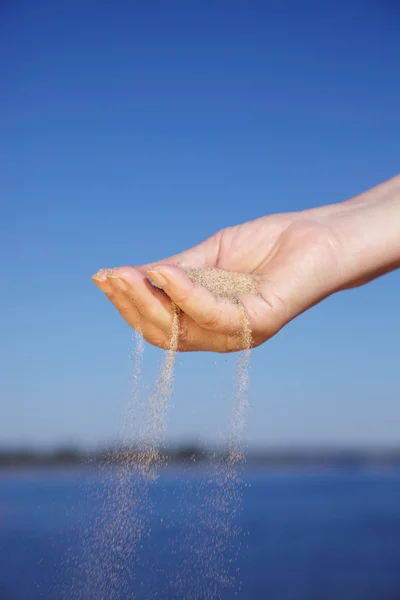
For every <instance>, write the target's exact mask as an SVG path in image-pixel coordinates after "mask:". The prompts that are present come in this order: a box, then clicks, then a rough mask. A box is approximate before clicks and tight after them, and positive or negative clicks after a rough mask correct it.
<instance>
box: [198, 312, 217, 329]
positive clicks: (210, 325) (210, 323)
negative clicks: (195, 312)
mask: <svg viewBox="0 0 400 600" xmlns="http://www.w3.org/2000/svg"><path fill="white" fill-rule="evenodd" d="M220 323H221V318H220V316H219V315H218V314H216V313H203V314H202V315H201V317H200V318H199V324H200V325H201V326H202V327H204V328H205V329H218V328H219V326H220Z"/></svg>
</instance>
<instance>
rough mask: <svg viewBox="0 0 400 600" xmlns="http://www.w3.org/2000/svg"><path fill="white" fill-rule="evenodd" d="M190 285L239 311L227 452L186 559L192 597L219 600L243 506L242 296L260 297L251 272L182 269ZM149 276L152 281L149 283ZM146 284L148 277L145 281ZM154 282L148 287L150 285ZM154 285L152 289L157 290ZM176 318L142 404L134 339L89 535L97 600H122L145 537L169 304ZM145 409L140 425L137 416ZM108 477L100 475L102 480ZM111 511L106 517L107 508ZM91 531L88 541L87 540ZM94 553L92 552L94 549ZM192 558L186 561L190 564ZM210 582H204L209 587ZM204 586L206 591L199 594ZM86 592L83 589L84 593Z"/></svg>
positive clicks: (162, 412) (166, 384) (161, 428)
mask: <svg viewBox="0 0 400 600" xmlns="http://www.w3.org/2000/svg"><path fill="white" fill-rule="evenodd" d="M185 272H186V274H187V275H188V277H189V278H190V279H191V281H192V282H193V283H194V284H195V285H196V286H201V287H205V288H207V289H208V290H209V291H210V292H211V293H212V294H213V295H214V296H215V297H217V298H219V299H221V300H224V301H228V302H232V303H234V304H236V305H237V306H238V309H239V311H240V318H241V327H240V330H239V332H238V335H239V336H240V338H241V343H240V346H241V348H243V349H244V350H243V352H241V353H240V354H239V358H238V362H237V368H236V373H235V381H234V386H235V392H234V402H233V407H232V410H231V418H230V423H229V426H228V436H227V438H228V439H227V445H228V447H227V452H226V453H225V456H224V458H223V460H222V461H221V462H220V463H218V464H217V465H216V468H215V473H214V477H213V482H211V487H210V489H209V490H207V494H208V500H207V499H206V500H205V502H204V510H205V513H204V515H203V517H201V516H200V515H199V516H200V520H204V522H205V523H206V529H207V531H209V533H207V536H206V541H205V546H204V549H203V551H201V552H200V555H199V549H196V544H195V539H194V540H193V543H194V546H193V547H194V552H195V554H194V555H193V557H192V559H194V561H195V562H196V563H197V564H198V568H199V571H198V573H199V575H200V584H199V585H196V586H195V587H196V588H197V591H196V590H194V593H195V595H194V596H193V599H195V598H202V599H203V598H217V597H219V592H220V591H221V589H222V588H224V587H226V586H228V585H233V584H234V578H233V579H232V578H231V577H230V576H229V574H228V569H227V568H226V567H225V566H224V565H225V560H226V559H225V558H224V557H225V555H226V551H228V552H229V551H230V550H231V548H233V546H232V543H233V540H234V538H235V537H236V535H237V529H236V527H235V526H234V521H235V518H236V516H237V514H238V512H239V510H240V506H241V483H240V480H239V477H238V471H237V465H238V464H239V463H241V462H242V461H243V460H244V456H243V451H242V433H243V429H244V425H245V421H246V413H247V406H248V402H247V386H248V366H249V361H250V348H251V345H252V332H251V328H250V325H249V320H248V317H247V314H246V311H245V309H244V307H243V305H242V304H241V302H240V296H241V295H242V294H258V286H259V282H260V280H259V278H258V277H257V276H255V275H247V274H243V273H234V272H230V271H225V270H222V269H217V268H208V267H207V268H200V269H185ZM149 279H150V278H149ZM150 281H151V279H150ZM152 283H153V284H154V282H152ZM157 287H158V286H157ZM173 310H174V316H173V322H172V328H171V334H170V341H169V346H168V349H167V350H166V352H165V354H164V358H163V361H162V363H161V365H160V368H159V373H158V376H156V378H155V384H154V388H153V390H152V392H151V393H150V396H149V399H148V401H147V402H146V403H145V406H143V405H141V403H140V400H139V381H140V371H141V363H142V357H143V339H142V337H141V335H140V334H137V335H136V350H135V351H134V353H133V359H134V360H133V377H132V397H131V402H130V405H129V407H128V414H127V423H126V430H125V436H124V449H125V451H126V452H125V454H124V460H123V461H122V463H121V464H120V466H119V468H118V470H117V478H116V479H117V480H116V481H115V483H114V485H112V486H111V487H109V489H107V490H106V492H105V498H104V509H105V510H104V514H102V515H99V519H98V522H97V524H96V527H95V531H94V532H93V531H92V533H91V534H90V535H89V536H88V539H87V544H86V545H87V549H88V556H89V559H88V562H87V564H86V565H85V570H86V569H88V571H89V572H88V573H87V575H88V580H87V581H88V586H89V588H91V590H92V591H94V588H95V591H96V594H97V596H96V597H97V598H99V599H100V598H114V597H115V598H117V597H126V594H127V590H128V581H129V580H131V579H132V577H134V572H133V571H134V570H135V567H134V563H135V560H138V557H139V555H140V552H139V548H140V545H141V541H142V539H143V537H144V536H147V535H148V534H149V532H150V516H151V513H152V503H151V500H150V496H149V486H150V485H151V483H152V482H153V481H154V480H155V479H157V477H158V475H159V471H160V468H161V466H162V458H161V456H160V447H161V444H162V443H163V438H164V433H165V424H166V415H167V411H168V408H169V400H170V396H171V393H172V384H173V379H174V363H175V355H176V352H177V349H178V341H179V315H180V309H179V308H178V307H177V306H176V305H174V304H173ZM141 411H142V412H144V415H143V417H142V420H141V422H140V418H139V417H138V415H139V414H140V412H141ZM137 440H140V444H139V448H138V451H135V452H132V451H131V450H130V447H131V445H132V443H135V442H136V441H137ZM106 477H107V478H109V475H105V478H106ZM110 508H112V518H110V514H109V509H110ZM93 533H94V536H93ZM94 548H96V552H95V553H93V549H94ZM189 560H190V559H189ZM207 582H208V583H207ZM204 586H206V587H207V586H208V589H205V587H204ZM89 588H87V589H89Z"/></svg>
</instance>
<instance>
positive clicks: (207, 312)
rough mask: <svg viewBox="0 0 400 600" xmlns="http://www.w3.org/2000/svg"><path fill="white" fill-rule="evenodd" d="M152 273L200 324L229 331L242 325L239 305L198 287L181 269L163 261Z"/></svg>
mask: <svg viewBox="0 0 400 600" xmlns="http://www.w3.org/2000/svg"><path fill="white" fill-rule="evenodd" d="M148 275H149V277H150V278H151V279H152V280H153V281H154V282H155V283H156V284H158V285H159V286H160V287H161V288H162V289H163V290H164V292H165V293H166V294H168V296H169V297H170V298H171V300H172V301H173V302H174V303H175V304H176V305H177V306H179V308H180V309H181V310H182V311H183V312H184V313H185V314H186V315H188V316H189V317H190V318H191V319H192V320H193V321H194V322H195V323H196V324H197V325H198V326H199V327H201V328H204V329H207V330H212V331H216V332H219V333H225V334H227V333H228V334H229V333H233V332H235V331H237V330H238V328H239V327H240V313H239V310H238V308H237V306H235V304H233V303H230V302H224V301H222V300H219V299H217V298H215V297H214V296H213V294H212V293H211V292H209V291H208V290H207V289H206V288H204V287H198V286H195V285H194V284H193V283H192V281H191V280H190V279H189V277H188V276H187V275H186V274H185V273H184V272H183V271H182V270H181V269H178V268H177V267H173V266H172V265H165V264H161V265H157V266H155V267H153V268H152V269H151V270H150V271H148Z"/></svg>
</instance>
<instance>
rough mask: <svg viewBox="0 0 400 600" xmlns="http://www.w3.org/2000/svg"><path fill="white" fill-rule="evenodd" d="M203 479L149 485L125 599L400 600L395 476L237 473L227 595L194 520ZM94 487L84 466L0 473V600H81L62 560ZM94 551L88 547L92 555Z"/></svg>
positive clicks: (166, 476) (171, 474) (77, 540)
mask: <svg viewBox="0 0 400 600" xmlns="http://www.w3.org/2000/svg"><path fill="white" fill-rule="evenodd" d="M209 475H210V474H209V473H207V472H206V471H203V470H201V468H200V467H198V468H197V469H192V470H191V471H185V472H184V471H183V469H182V468H178V467H176V468H174V469H172V468H171V469H167V470H166V471H165V472H164V473H163V474H162V475H161V478H160V480H159V481H158V483H157V484H156V485H155V486H154V487H153V488H152V490H151V496H152V502H153V506H154V509H153V513H152V515H151V523H150V524H151V535H150V536H148V537H146V538H145V539H144V540H143V541H142V542H141V547H140V548H139V550H138V554H137V557H136V559H135V558H133V559H132V568H133V572H134V578H133V579H132V581H130V582H129V589H130V591H129V594H128V593H126V594H127V595H126V596H124V598H125V597H133V596H131V595H130V594H131V591H132V593H133V591H135V597H136V598H140V599H142V598H143V599H145V598H146V599H150V598H161V599H169V598H171V599H174V598H185V599H188V600H190V599H195V598H199V599H202V598H203V599H207V598H217V597H219V596H220V597H221V598H224V599H225V598H226V599H230V598H237V597H238V598H242V599H244V600H250V599H252V600H254V599H258V598H259V599H260V600H261V599H264V598H268V599H269V600H399V598H400V474H399V473H390V472H387V473H383V472H382V473H378V474H372V473H362V472H359V473H343V472H342V473H325V474H323V473H319V474H317V473H316V474H312V473H307V474H306V473H303V474H301V473H298V474H289V473H288V474H284V473H280V474H279V473H276V474H269V473H267V472H264V471H261V470H257V471H256V470H250V469H249V468H248V469H247V470H245V472H244V474H243V478H244V481H245V483H246V484H248V486H247V487H245V488H244V493H243V496H244V498H243V500H244V505H243V511H242V514H241V515H240V516H239V521H240V523H239V525H240V526H241V529H242V534H241V535H239V536H238V537H237V538H235V540H234V543H235V544H236V545H237V548H236V554H237V560H236V562H234V563H229V561H228V557H224V556H221V557H220V561H221V562H225V565H224V566H225V567H226V569H227V570H228V571H230V573H231V574H233V575H234V576H235V577H236V587H235V588H229V587H228V588H224V580H221V581H218V582H217V583H216V582H215V581H212V580H210V579H209V576H210V574H212V573H215V572H216V571H215V569H213V568H212V567H213V565H212V564H210V561H208V557H207V555H206V552H207V548H209V547H210V542H211V543H212V539H211V537H212V531H210V529H207V527H202V524H201V522H200V521H199V520H198V517H199V514H202V515H203V517H204V510H205V506H207V502H206V497H205V494H206V491H207V489H208V488H207V485H209V484H206V481H207V480H208V479H209ZM88 481H90V482H91V483H90V486H91V493H90V494H87V493H85V483H86V482H88ZM112 481H113V478H112V473H110V482H112ZM109 485H111V483H109ZM103 486H104V482H103V481H102V479H101V478H100V477H98V478H96V477H95V478H94V479H93V473H91V477H89V476H88V471H84V470H64V471H26V472H22V471H21V472H14V473H12V472H3V473H2V474H1V473H0V598H1V600H36V599H39V598H40V599H45V600H58V598H60V599H63V598H69V599H71V600H73V599H74V598H80V597H81V598H85V600H90V597H89V596H88V595H87V594H88V593H89V592H87V591H86V592H85V594H86V595H85V596H82V594H81V596H79V589H83V586H81V582H80V581H79V577H80V576H81V575H79V574H78V573H79V572H77V571H76V570H75V568H74V565H73V561H71V560H70V559H71V557H76V558H77V561H78V563H81V564H82V557H81V555H80V552H81V550H80V548H81V537H82V532H83V530H84V528H85V527H87V526H88V524H89V525H90V523H91V522H92V520H93V521H95V519H96V514H97V511H98V510H99V503H100V498H101V497H102V488H103ZM208 491H209V490H208ZM111 516H112V514H111ZM193 530H195V531H196V537H195V538H194V537H193V535H191V532H193ZM104 543H105V542H104ZM101 551H102V549H101V547H94V548H93V552H92V555H91V557H90V560H93V561H94V560H95V558H96V553H98V552H101ZM202 553H203V555H202ZM204 554H205V555H204ZM212 555H214V558H213V559H212V560H213V561H215V560H216V559H215V552H213V553H212ZM83 562H84V561H83ZM86 563H87V559H86ZM207 564H208V565H209V567H210V568H209V569H208V570H207ZM86 567H88V571H89V572H88V574H89V578H90V564H86ZM86 567H85V568H86ZM238 568H239V569H240V572H239V574H237V573H236V570H237V569H238ZM74 578H75V583H74V581H73V580H74ZM88 589H89V590H90V586H89V587H86V590H88ZM71 590H75V591H74V592H72V591H71ZM212 590H214V591H213V592H211V591H212ZM212 594H213V595H212ZM104 598H107V600H108V599H109V598H110V596H107V590H104ZM96 600H100V598H99V597H98V596H96Z"/></svg>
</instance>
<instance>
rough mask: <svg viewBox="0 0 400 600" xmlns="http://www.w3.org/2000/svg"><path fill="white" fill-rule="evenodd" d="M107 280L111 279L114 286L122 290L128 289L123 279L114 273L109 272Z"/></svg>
mask: <svg viewBox="0 0 400 600" xmlns="http://www.w3.org/2000/svg"><path fill="white" fill-rule="evenodd" d="M107 281H109V282H110V284H111V285H112V286H114V287H115V288H117V289H118V290H120V291H121V292H124V291H125V290H126V286H125V283H124V282H123V281H122V279H120V278H119V277H117V276H116V275H113V274H112V273H109V274H108V275H107Z"/></svg>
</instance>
